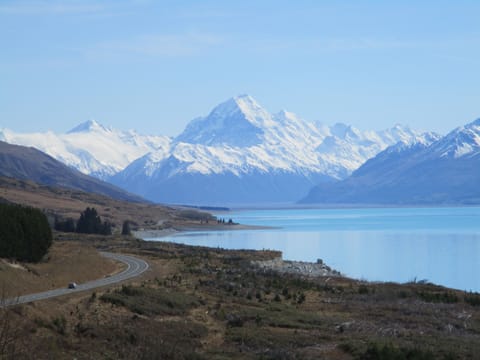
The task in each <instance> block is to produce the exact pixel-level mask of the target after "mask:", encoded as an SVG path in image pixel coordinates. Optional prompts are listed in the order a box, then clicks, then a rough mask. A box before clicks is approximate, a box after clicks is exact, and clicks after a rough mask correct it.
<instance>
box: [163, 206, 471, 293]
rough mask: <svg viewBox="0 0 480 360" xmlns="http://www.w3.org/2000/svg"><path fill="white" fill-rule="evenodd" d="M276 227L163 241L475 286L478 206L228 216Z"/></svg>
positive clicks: (357, 272)
mask: <svg viewBox="0 0 480 360" xmlns="http://www.w3.org/2000/svg"><path fill="white" fill-rule="evenodd" d="M228 216H229V217H232V218H234V220H235V221H239V222H241V223H244V224H256V225H271V226H279V227H281V228H280V229H271V230H251V231H221V232H220V231H212V232H198V233H185V234H179V235H175V236H172V237H168V238H162V239H161V240H167V241H174V242H180V243H185V244H190V245H202V246H210V247H221V248H227V249H239V248H246V249H275V250H280V251H282V252H283V257H284V258H285V259H290V260H304V261H316V260H317V259H318V258H320V259H323V260H324V261H325V262H326V263H327V264H328V265H330V266H331V267H333V268H335V269H337V270H339V271H340V272H342V273H344V274H346V275H348V276H352V277H355V278H363V279H367V280H372V281H377V280H378V281H396V282H407V281H411V280H413V279H417V280H420V279H428V280H429V281H431V282H434V283H437V284H442V285H445V286H449V287H454V288H458V289H462V290H473V291H480V278H477V276H476V273H477V272H478V269H479V264H480V261H479V259H480V221H479V220H480V208H431V209H416V208H415V209H407V208H402V209H321V210H314V209H309V210H298V209H296V210H263V211H259V210H257V211H248V212H238V213H233V214H229V215H228Z"/></svg>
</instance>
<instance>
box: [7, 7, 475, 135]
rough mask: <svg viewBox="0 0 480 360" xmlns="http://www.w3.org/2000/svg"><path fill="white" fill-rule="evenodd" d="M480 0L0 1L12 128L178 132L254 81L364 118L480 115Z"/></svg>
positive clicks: (364, 121) (256, 88) (275, 95)
mask: <svg viewBox="0 0 480 360" xmlns="http://www.w3.org/2000/svg"><path fill="white" fill-rule="evenodd" d="M478 19H480V1H395V2H394V1H361V0H352V1H341V0H337V1H333V0H332V1H320V0H317V1H305V0H304V1H302V0H297V1H279V0H275V1H235V2H234V1H225V0H223V1H148V0H143V1H142V0H107V1H99V0H81V1H80V0H69V1H55V0H52V1H47V0H43V1H41V0H30V1H22V0H15V1H9V0H0V128H1V127H6V128H10V129H13V130H16V131H22V132H26V131H28V132H30V131H45V130H49V129H52V130H55V131H58V132H64V131H67V130H68V129H70V128H72V127H74V126H75V125H77V124H78V123H80V122H83V121H86V120H89V119H95V120H97V121H99V122H101V123H103V124H105V125H110V126H113V127H115V128H119V129H137V130H138V131H140V132H142V133H150V134H166V135H176V134H178V133H179V132H180V131H182V130H183V128H184V127H185V125H186V123H187V122H188V121H190V120H191V119H192V118H194V117H197V116H201V115H206V114H207V113H208V112H209V111H210V110H211V109H212V107H213V106H215V105H216V104H218V103H220V102H222V101H224V100H226V99H227V98H229V97H232V96H235V95H238V94H243V93H248V94H250V95H252V96H253V97H254V98H256V99H257V100H258V101H259V102H260V104H262V105H263V106H264V107H265V108H266V109H267V110H269V111H271V112H276V111H279V110H281V109H286V110H289V111H292V112H295V113H297V114H298V115H299V116H301V117H302V118H304V119H307V120H311V121H321V122H323V123H325V124H333V123H335V122H346V123H349V124H352V125H354V126H356V127H358V128H360V129H383V128H387V127H390V126H392V125H394V124H395V123H402V124H408V125H410V126H412V127H415V128H421V129H428V130H435V131H438V132H441V133H446V132H447V131H449V130H450V129H452V128H454V127H456V126H460V125H463V124H465V123H467V122H470V121H472V120H474V119H475V118H477V117H480V90H479V85H480V67H479V65H480V21H479V20H478Z"/></svg>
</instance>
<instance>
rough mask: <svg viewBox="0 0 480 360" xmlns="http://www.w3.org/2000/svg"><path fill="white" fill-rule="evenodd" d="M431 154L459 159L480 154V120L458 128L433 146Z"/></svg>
mask: <svg viewBox="0 0 480 360" xmlns="http://www.w3.org/2000/svg"><path fill="white" fill-rule="evenodd" d="M432 154H435V156H438V157H445V158H460V157H464V156H474V155H478V154H480V119H476V120H475V121H473V122H471V123H469V124H466V125H464V126H461V127H458V128H456V129H455V130H453V131H451V132H450V133H448V134H447V135H446V136H445V137H444V138H443V139H442V140H440V141H439V142H438V143H437V144H435V146H434V148H433V151H432Z"/></svg>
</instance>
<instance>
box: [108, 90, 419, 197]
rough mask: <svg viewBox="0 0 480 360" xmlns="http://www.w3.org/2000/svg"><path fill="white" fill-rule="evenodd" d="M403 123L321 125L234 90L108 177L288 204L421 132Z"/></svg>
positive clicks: (160, 192) (181, 193) (178, 192)
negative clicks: (162, 145)
mask: <svg viewBox="0 0 480 360" xmlns="http://www.w3.org/2000/svg"><path fill="white" fill-rule="evenodd" d="M422 136H423V135H422V134H420V133H419V132H415V131H413V130H411V129H409V128H407V127H401V126H396V127H394V128H392V129H389V130H385V131H382V132H374V131H370V132H361V131H359V130H358V129H355V128H353V127H351V126H348V125H344V124H336V125H335V126H333V127H327V126H323V125H320V124H313V123H311V122H307V121H304V120H302V119H300V118H299V117H297V116H296V115H295V114H293V113H290V112H287V111H281V112H280V113H277V114H270V113H269V112H267V111H266V110H265V109H263V108H262V107H261V106H260V105H259V104H258V103H257V102H256V101H255V100H254V99H253V98H252V97H251V96H248V95H241V96H237V97H235V98H232V99H229V100H227V101H226V102H224V103H222V104H220V105H218V106H217V107H215V108H214V109H213V110H212V111H211V112H210V114H208V115H207V116H206V117H201V118H197V119H195V120H193V121H192V122H191V123H190V124H188V125H187V127H186V129H185V131H184V132H183V133H181V134H180V135H179V136H177V137H176V138H175V139H173V141H172V143H171V146H170V151H169V153H168V154H167V155H166V156H165V154H164V153H162V154H158V153H156V152H152V153H149V154H147V155H145V156H143V157H141V158H139V159H138V160H136V161H134V162H133V163H132V164H130V165H129V166H128V167H126V168H125V169H124V170H123V171H121V172H120V173H118V174H116V175H115V176H113V177H112V178H111V181H112V182H113V183H114V184H116V185H118V186H121V187H123V188H125V189H128V190H129V191H132V192H135V193H138V194H141V195H143V196H145V197H146V198H149V199H153V200H156V201H165V202H171V203H189V204H199V205H235V204H246V205H249V204H255V203H279V202H284V203H286V202H292V201H296V200H298V199H299V198H300V197H303V196H304V195H305V194H306V193H307V191H308V190H309V189H310V188H311V187H312V186H314V185H315V184H317V183H318V182H331V181H335V180H338V179H342V178H344V177H346V176H348V175H349V174H350V173H351V172H352V171H353V170H355V169H356V168H358V167H359V166H360V165H361V164H363V163H364V162H365V161H366V160H367V159H369V158H370V157H372V156H374V155H376V154H377V153H378V152H379V151H381V150H383V149H385V148H386V147H387V146H389V145H392V144H394V143H396V142H398V141H401V140H404V141H408V140H409V139H412V138H414V137H422Z"/></svg>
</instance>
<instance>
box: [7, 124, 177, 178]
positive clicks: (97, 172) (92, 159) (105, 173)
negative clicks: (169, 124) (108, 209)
mask: <svg viewBox="0 0 480 360" xmlns="http://www.w3.org/2000/svg"><path fill="white" fill-rule="evenodd" d="M0 140H1V141H5V142H8V143H10V144H16V145H23V146H32V147H35V148H36V149H38V150H41V151H43V152H44V153H46V154H48V155H50V156H52V157H54V158H55V159H57V160H59V161H61V162H63V163H64V164H67V165H69V166H71V167H73V168H75V169H77V170H79V171H81V172H82V173H84V174H88V175H92V176H95V177H97V178H99V179H103V180H105V179H107V178H108V177H110V176H112V175H114V174H116V173H117V172H119V171H121V170H122V169H124V168H125V167H126V166H127V165H128V164H130V163H131V162H132V161H134V160H135V159H137V158H139V157H141V156H143V155H145V154H146V153H148V152H150V151H157V152H161V151H162V150H163V151H167V150H168V147H169V144H170V138H169V137H167V136H145V135H140V134H138V133H137V132H135V131H133V130H131V131H119V130H115V129H111V128H107V127H104V126H103V125H101V124H99V123H98V122H96V121H94V120H90V121H87V122H84V123H82V124H80V125H78V126H76V127H75V128H73V129H72V130H70V131H68V132H67V133H66V134H60V135H57V134H55V133H53V132H51V131H49V132H46V133H31V134H19V133H15V132H13V131H10V130H8V129H3V130H1V131H0Z"/></svg>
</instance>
